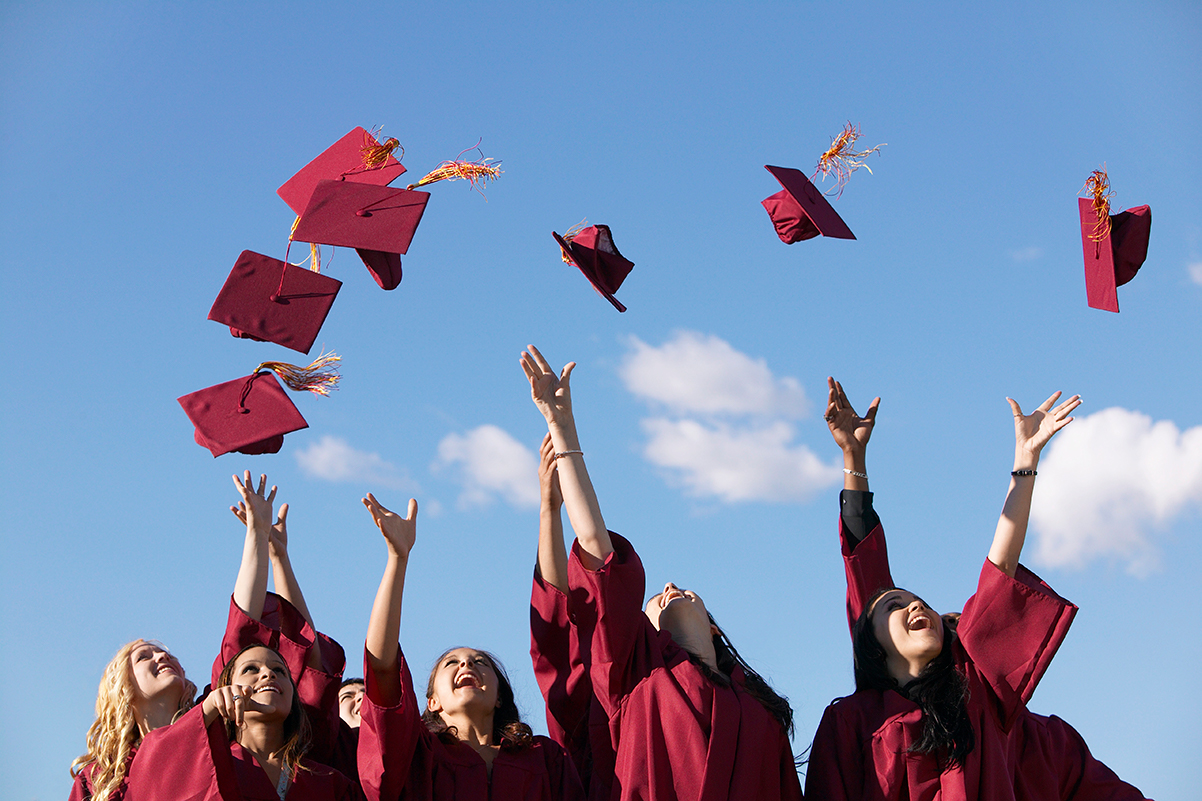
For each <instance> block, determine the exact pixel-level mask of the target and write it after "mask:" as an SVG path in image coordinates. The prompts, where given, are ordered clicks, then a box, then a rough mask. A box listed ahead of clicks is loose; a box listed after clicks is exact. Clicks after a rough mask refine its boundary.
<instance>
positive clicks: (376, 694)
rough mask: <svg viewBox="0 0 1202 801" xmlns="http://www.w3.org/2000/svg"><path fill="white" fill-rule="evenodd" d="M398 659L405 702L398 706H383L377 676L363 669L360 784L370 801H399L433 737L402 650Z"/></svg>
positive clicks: (366, 668)
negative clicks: (422, 745) (423, 747)
mask: <svg viewBox="0 0 1202 801" xmlns="http://www.w3.org/2000/svg"><path fill="white" fill-rule="evenodd" d="M397 657H398V663H397V672H398V675H399V678H400V681H401V700H400V701H399V702H398V703H397V704H396V705H395V706H381V705H380V703H381V701H382V699H381V697H380V691H379V688H378V687H377V686H376V677H375V674H374V673H373V671H372V670H371V668H370V667H368V666H367V665H366V664H364V667H363V682H364V684H365V686H366V692H365V694H364V697H363V705H362V707H361V708H360V712H359V715H360V724H359V745H358V753H357V758H358V764H359V783H360V785H361V786H362V788H363V795H364V797H365V798H367V799H368V801H397V799H398V798H400V797H401V792H402V791H403V790H404V789H405V785H406V784H407V783H408V779H409V774H410V772H411V770H412V768H413V763H414V757H415V755H416V752H417V749H418V747H419V744H420V741H421V739H422V736H423V735H426V736H428V735H429V732H428V730H427V729H426V724H425V723H423V722H422V719H421V713H420V712H419V711H418V707H417V697H416V696H415V694H414V692H413V678H412V677H411V676H410V674H409V665H408V664H407V663H406V661H405V656H404V654H403V653H401V651H400V646H397ZM364 661H365V662H366V654H364Z"/></svg>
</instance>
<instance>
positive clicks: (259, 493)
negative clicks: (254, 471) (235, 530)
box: [230, 470, 276, 537]
mask: <svg viewBox="0 0 1202 801" xmlns="http://www.w3.org/2000/svg"><path fill="white" fill-rule="evenodd" d="M234 486H235V487H237V488H238V494H239V495H241V496H242V503H241V504H240V507H241V509H242V514H240V515H239V514H238V512H237V511H234V514H236V515H238V517H239V519H241V520H242V522H244V523H246V528H247V530H248V531H254V532H255V533H256V534H260V535H261V536H264V537H268V536H270V532H271V526H272V515H271V505H272V503H274V502H275V493H276V487H272V488H271V492H270V493H267V492H266V491H265V490H266V489H267V476H266V475H265V474H264V475H260V476H259V488H258V489H257V490H256V489H255V485H254V480H253V479H252V478H251V477H250V471H249V470H247V471H246V475H245V477H244V478H243V477H239V476H234ZM230 509H231V511H233V510H234V507H232V506H231V507H230Z"/></svg>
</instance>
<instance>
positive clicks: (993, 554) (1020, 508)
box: [989, 392, 1081, 578]
mask: <svg viewBox="0 0 1202 801" xmlns="http://www.w3.org/2000/svg"><path fill="white" fill-rule="evenodd" d="M1059 398H1060V393H1059V392H1053V393H1052V396H1051V397H1050V398H1048V399H1047V400H1045V401H1044V402H1043V403H1041V404H1039V406H1038V408H1036V409H1035V411H1033V412H1031V413H1030V414H1028V415H1024V414H1023V410H1022V409H1021V408H1019V405H1018V403H1017V402H1016V401H1014V400H1013V399H1012V398H1006V400H1007V401H1009V403H1010V410H1011V411H1012V412H1013V413H1014V472H1013V473H1011V474H1010V488H1009V489H1008V490H1007V491H1006V503H1005V504H1004V505H1003V506H1002V514H1001V517H999V518H998V521H997V529H996V530H995V531H994V534H993V544H992V545H991V546H990V548H989V561H990V562H993V564H995V565H996V566H997V567H998V569H999V570H1001V571H1002V572H1003V573H1005V574H1006V575H1007V576H1010V577H1011V578H1014V573H1015V571H1017V570H1018V557H1019V556H1020V555H1021V554H1022V550H1023V542H1024V541H1025V540H1026V538H1027V522H1028V520H1029V519H1030V517H1031V496H1032V495H1033V494H1034V491H1035V468H1036V467H1037V466H1038V465H1039V453H1040V451H1042V450H1043V446H1044V445H1047V444H1048V440H1050V439H1051V438H1052V436H1053V435H1054V434H1055V433H1056V432H1057V431H1059V430H1060V429H1062V428H1064V427H1065V426H1066V425H1068V424H1069V423H1071V422H1072V421H1073V418H1072V417H1069V414H1070V413H1071V412H1072V411H1073V409H1076V408H1077V407H1078V406H1080V405H1081V396H1080V395H1074V396H1072V397H1071V398H1069V399H1068V400H1066V401H1065V402H1064V403H1062V404H1060V405H1059V406H1056V407H1055V408H1053V406H1052V404H1054V403H1055V402H1056V401H1057V400H1058V399H1059Z"/></svg>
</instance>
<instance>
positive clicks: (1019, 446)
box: [1006, 391, 1081, 459]
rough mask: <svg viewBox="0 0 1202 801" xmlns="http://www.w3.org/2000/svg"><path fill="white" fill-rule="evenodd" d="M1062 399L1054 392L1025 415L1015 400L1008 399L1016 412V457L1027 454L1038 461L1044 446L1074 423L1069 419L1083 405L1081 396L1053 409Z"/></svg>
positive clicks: (1011, 407) (1012, 409)
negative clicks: (1053, 405)
mask: <svg viewBox="0 0 1202 801" xmlns="http://www.w3.org/2000/svg"><path fill="white" fill-rule="evenodd" d="M1059 398H1060V392H1059V391H1057V392H1053V393H1052V396H1051V397H1050V398H1048V399H1047V400H1045V401H1044V402H1043V403H1041V404H1039V406H1038V407H1036V409H1035V411H1033V412H1031V413H1030V414H1027V415H1024V414H1023V410H1022V409H1021V408H1020V407H1019V405H1018V402H1017V401H1015V400H1014V399H1013V398H1006V400H1007V401H1008V402H1009V403H1010V410H1011V411H1012V412H1014V449H1015V453H1016V457H1017V456H1018V455H1019V454H1027V455H1029V456H1032V457H1034V458H1036V459H1038V458H1039V452H1040V451H1042V450H1043V446H1044V445H1047V444H1048V440H1050V439H1051V438H1052V436H1053V435H1054V434H1055V433H1056V432H1057V431H1059V430H1060V429H1062V428H1064V427H1065V426H1066V425H1068V424H1069V423H1071V422H1073V418H1072V417H1069V414H1071V413H1072V411H1073V409H1076V408H1077V407H1078V406H1080V405H1081V396H1080V395H1074V396H1072V397H1071V398H1069V399H1068V400H1066V401H1065V402H1064V403H1062V404H1060V405H1059V406H1057V407H1055V408H1052V404H1053V403H1055V402H1056V401H1057V400H1058V399H1059Z"/></svg>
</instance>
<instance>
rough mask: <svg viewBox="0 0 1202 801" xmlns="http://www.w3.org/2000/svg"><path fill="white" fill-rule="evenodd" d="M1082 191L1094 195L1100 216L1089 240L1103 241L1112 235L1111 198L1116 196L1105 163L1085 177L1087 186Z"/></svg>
mask: <svg viewBox="0 0 1202 801" xmlns="http://www.w3.org/2000/svg"><path fill="white" fill-rule="evenodd" d="M1081 191H1082V192H1088V193H1089V194H1091V195H1093V211H1094V214H1096V215H1097V216H1098V220H1097V222H1096V223H1094V227H1093V233H1091V234H1090V235H1089V241H1091V242H1101V241H1102V240H1104V239H1105V238H1106V237H1108V236H1110V198H1112V197H1114V190H1112V189H1111V188H1110V176H1108V175H1107V174H1106V165H1105V164H1103V165H1102V169H1100V170H1094V171H1093V172H1092V173H1090V175H1089V177H1088V178H1086V179H1085V186H1083V187H1082V188H1081Z"/></svg>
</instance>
